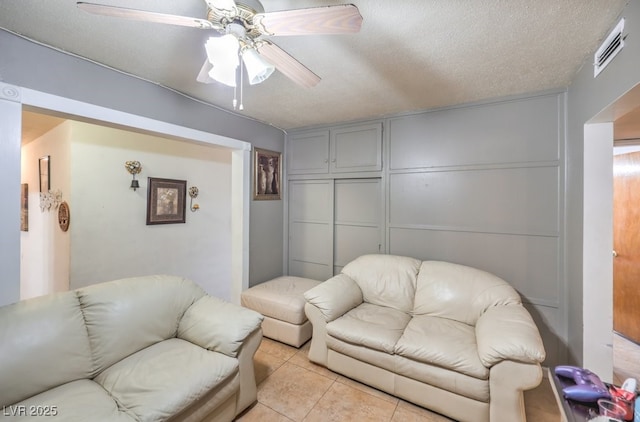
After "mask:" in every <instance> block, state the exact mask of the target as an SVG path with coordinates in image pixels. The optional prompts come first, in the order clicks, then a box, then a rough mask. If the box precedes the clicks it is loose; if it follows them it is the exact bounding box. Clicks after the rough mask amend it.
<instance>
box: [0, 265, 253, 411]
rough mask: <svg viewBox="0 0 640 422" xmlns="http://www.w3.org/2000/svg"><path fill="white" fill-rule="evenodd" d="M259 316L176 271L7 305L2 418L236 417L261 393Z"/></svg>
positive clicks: (0, 336) (0, 364)
mask: <svg viewBox="0 0 640 422" xmlns="http://www.w3.org/2000/svg"><path fill="white" fill-rule="evenodd" d="M261 321H262V316H261V315H260V314H258V313H257V312H254V311H251V310H249V309H245V308H242V307H240V306H237V305H233V304H230V303H227V302H224V301H222V300H220V299H217V298H214V297H211V296H208V295H207V294H206V293H205V292H204V291H203V290H202V289H201V288H200V287H198V286H197V285H196V284H194V283H193V282H191V281H189V280H186V279H183V278H180V277H174V276H147V277H136V278H129V279H122V280H117V281H111V282H106V283H100V284H95V285H92V286H89V287H86V288H81V289H78V290H75V291H68V292H64V293H59V294H53V295H48V296H43V297H39V298H34V299H29V300H25V301H21V302H18V303H15V304H11V305H7V306H4V307H2V308H0V407H1V408H2V409H3V412H2V413H1V414H0V420H4V418H6V419H7V420H49V419H51V420H60V421H66V422H68V421H79V422H80V421H100V422H110V421H167V420H171V421H201V420H207V421H231V420H233V418H234V417H235V416H236V415H238V414H239V413H240V412H241V411H242V410H243V409H245V408H246V407H247V406H249V405H250V404H252V403H253V402H254V401H255V400H256V384H255V376H254V372H253V356H254V354H255V352H256V350H257V348H258V346H259V344H260V341H261V339H262V332H261V330H260V323H261ZM45 416H49V418H46V417H45Z"/></svg>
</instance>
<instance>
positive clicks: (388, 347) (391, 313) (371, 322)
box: [327, 303, 411, 354]
mask: <svg viewBox="0 0 640 422" xmlns="http://www.w3.org/2000/svg"><path fill="white" fill-rule="evenodd" d="M410 319H411V317H410V316H409V315H407V314H406V313H404V312H402V311H399V310H397V309H393V308H386V307H384V306H378V305H373V304H370V303H363V304H361V305H360V306H358V307H356V308H354V309H352V310H350V311H349V312H347V313H346V314H344V315H343V316H342V317H340V318H338V319H336V320H335V321H332V322H330V323H328V324H327V333H329V335H330V336H333V337H335V338H338V339H340V340H343V341H346V342H348V343H352V344H356V345H362V346H366V347H369V348H372V349H375V350H380V351H383V352H386V353H391V354H393V351H394V347H395V344H396V342H397V341H398V339H399V338H400V336H401V335H402V332H403V330H404V329H405V327H406V325H407V323H408V322H409V320H410Z"/></svg>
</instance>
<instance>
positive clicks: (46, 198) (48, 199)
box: [40, 189, 62, 212]
mask: <svg viewBox="0 0 640 422" xmlns="http://www.w3.org/2000/svg"><path fill="white" fill-rule="evenodd" d="M60 202H62V191H60V189H56V190H55V191H48V192H40V211H42V212H44V210H47V211H49V210H51V209H52V208H53V209H54V210H55V209H57V208H58V206H59V205H60Z"/></svg>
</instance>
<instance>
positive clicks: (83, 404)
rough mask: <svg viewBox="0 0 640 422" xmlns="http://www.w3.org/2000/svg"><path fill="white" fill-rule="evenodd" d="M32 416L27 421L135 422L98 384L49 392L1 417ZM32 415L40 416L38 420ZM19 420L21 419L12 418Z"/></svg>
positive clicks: (65, 386)
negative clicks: (20, 414)
mask: <svg viewBox="0 0 640 422" xmlns="http://www.w3.org/2000/svg"><path fill="white" fill-rule="evenodd" d="M22 409H25V410H24V411H25V412H26V413H27V415H31V416H34V417H33V418H32V419H29V418H24V419H29V420H40V419H41V420H60V421H65V422H86V421H87V420H92V421H109V422H129V421H136V420H137V418H136V416H135V415H134V414H133V413H131V412H128V411H127V409H121V408H119V407H118V403H117V402H116V401H115V400H114V399H113V397H111V396H110V395H109V393H107V392H106V391H105V389H104V388H102V387H101V386H100V385H99V384H97V383H95V382H93V381H91V380H88V379H84V380H78V381H72V382H69V383H66V384H63V385H61V386H59V387H55V388H52V389H50V390H47V391H45V392H43V393H41V394H38V395H36V396H33V397H30V398H28V399H26V400H24V401H22V402H20V403H16V404H15V405H13V406H11V407H9V406H7V407H6V408H5V412H4V414H5V415H6V414H7V413H9V415H10V412H11V411H13V412H14V413H16V412H20V411H22ZM34 412H40V417H35V416H38V415H37V414H36V413H34ZM15 419H16V420H20V419H21V418H15Z"/></svg>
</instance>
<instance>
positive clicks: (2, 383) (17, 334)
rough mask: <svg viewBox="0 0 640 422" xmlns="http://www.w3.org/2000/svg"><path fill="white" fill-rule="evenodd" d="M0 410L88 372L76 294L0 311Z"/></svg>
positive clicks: (86, 340) (84, 333)
mask: <svg viewBox="0 0 640 422" xmlns="http://www.w3.org/2000/svg"><path fill="white" fill-rule="evenodd" d="M0 339H2V341H0V368H2V373H1V374H0V406H4V405H10V404H13V403H16V402H19V401H21V400H24V399H26V398H27V397H31V396H34V395H36V394H38V393H41V392H43V391H45V390H48V389H49V388H52V387H56V386H58V385H61V384H65V383H68V382H70V381H75V380H78V379H81V378H87V377H89V376H90V374H91V372H92V360H91V350H90V348H89V337H88V336H87V330H86V328H85V326H84V320H83V318H82V311H81V310H80V303H79V302H78V298H77V297H76V294H75V292H65V293H59V294H53V295H48V296H42V297H38V298H34V299H29V300H25V301H22V302H18V303H14V304H12V305H8V306H3V307H1V308H0Z"/></svg>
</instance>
